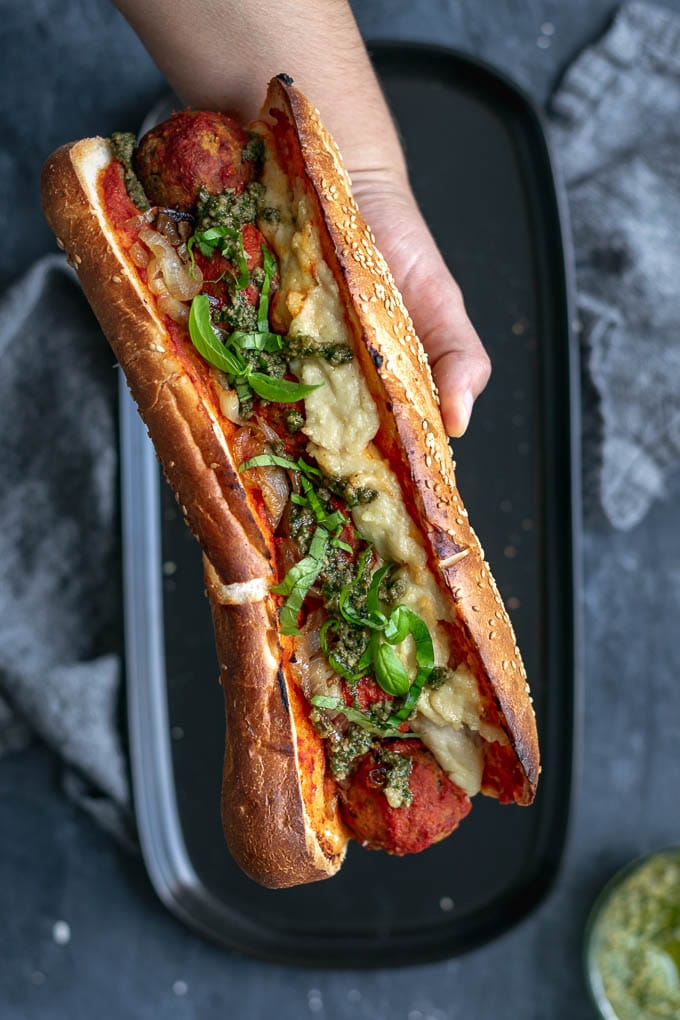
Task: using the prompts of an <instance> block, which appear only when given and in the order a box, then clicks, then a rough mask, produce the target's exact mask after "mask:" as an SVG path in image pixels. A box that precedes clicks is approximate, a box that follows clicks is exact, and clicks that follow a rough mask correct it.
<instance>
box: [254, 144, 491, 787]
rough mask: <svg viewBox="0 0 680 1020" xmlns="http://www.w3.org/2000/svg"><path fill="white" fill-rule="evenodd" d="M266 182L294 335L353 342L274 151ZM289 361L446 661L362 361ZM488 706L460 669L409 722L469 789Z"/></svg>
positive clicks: (407, 657) (438, 596) (313, 444)
mask: <svg viewBox="0 0 680 1020" xmlns="http://www.w3.org/2000/svg"><path fill="white" fill-rule="evenodd" d="M263 183H264V184H265V188H266V198H265V203H266V205H268V206H271V207H274V208H276V209H278V210H279V219H278V221H277V222H275V223H263V224H261V229H262V231H263V233H264V234H265V237H266V240H267V242H268V243H269V244H270V245H271V247H272V248H273V249H274V251H275V252H276V255H277V257H278V259H279V273H280V298H281V300H283V302H284V305H285V316H284V317H285V319H286V321H287V327H286V328H287V329H288V332H289V333H290V334H292V335H300V334H307V335H313V336H320V337H322V338H323V340H324V341H325V342H342V343H346V344H351V335H350V331H349V328H348V325H347V320H346V317H345V313H344V310H343V307H342V303H341V300H340V295H339V291H338V287H337V283H336V281H335V279H334V277H333V274H332V272H331V270H330V268H329V267H328V265H327V264H326V262H325V261H324V259H323V254H322V250H321V244H320V240H319V235H318V231H317V229H316V226H315V224H314V220H313V216H312V215H311V206H310V202H309V199H308V197H307V195H306V193H305V192H304V188H303V185H302V183H301V182H299V181H298V182H296V184H295V185H294V191H293V192H292V193H291V191H290V185H289V181H288V179H287V177H285V175H284V174H283V173H282V172H281V170H280V168H279V167H278V166H277V164H276V163H275V160H274V159H273V158H271V156H270V155H269V156H268V157H267V159H266V160H265V166H264V172H263ZM291 367H292V368H293V371H294V372H295V374H296V375H297V376H298V378H299V379H300V380H301V381H302V382H304V383H308V384H312V385H319V389H317V390H314V391H313V392H312V393H310V394H309V395H308V396H307V397H306V398H305V417H306V421H305V426H304V432H305V433H306V435H307V436H308V438H309V445H308V451H309V453H310V454H311V455H312V456H313V457H315V459H316V460H317V462H318V463H319V465H320V467H321V468H322V469H323V470H324V471H325V472H326V473H327V474H328V475H331V476H336V477H343V478H348V479H349V482H350V484H351V485H353V486H356V487H368V488H371V489H375V490H377V492H378V496H377V497H376V498H375V499H374V500H372V501H371V502H370V503H366V504H363V505H360V506H357V507H355V508H354V509H353V510H352V517H353V519H354V523H355V525H356V527H357V528H358V530H359V531H360V532H361V533H362V534H363V535H364V536H365V537H366V538H367V539H368V540H369V541H370V542H372V543H373V545H374V546H375V548H376V550H377V551H378V553H379V555H380V556H381V557H382V558H383V559H384V560H386V561H394V562H395V563H398V564H399V565H400V568H401V572H402V574H403V577H404V580H405V581H406V593H405V595H404V597H403V599H402V601H403V602H404V604H405V605H407V606H408V607H409V608H411V609H413V610H414V611H415V612H416V613H418V615H419V616H421V617H422V619H423V620H424V621H425V623H426V625H427V627H428V629H429V631H430V634H431V635H432V639H433V644H434V652H435V663H436V664H437V665H447V664H448V661H449V645H448V639H447V634H446V630H445V627H443V626H442V625H441V623H442V622H450V621H451V620H452V609H451V606H450V603H449V602H448V600H447V599H445V598H444V596H443V595H442V592H441V590H440V588H439V585H438V584H437V582H436V580H435V578H434V576H433V575H432V573H431V571H430V569H429V567H428V564H427V556H426V553H425V550H424V548H423V545H422V542H421V539H420V537H419V535H418V532H417V530H416V528H415V526H414V523H413V521H412V519H411V517H410V515H409V513H408V511H407V509H406V506H405V504H404V500H403V496H402V492H401V488H400V486H399V482H398V480H397V478H396V476H395V474H394V473H393V472H392V470H391V469H390V468H389V466H388V464H387V463H386V462H385V460H384V459H383V458H382V457H381V456H380V454H379V452H378V450H377V449H376V447H375V445H374V444H373V442H372V440H373V439H374V437H375V435H376V433H377V431H378V427H379V416H378V411H377V408H376V406H375V402H374V400H373V398H372V396H371V394H370V392H369V390H368V387H367V385H366V382H365V380H364V377H363V375H362V373H361V371H360V369H359V366H358V364H357V362H356V360H354V361H351V362H348V363H346V364H343V365H339V366H336V367H333V366H331V365H329V364H328V362H326V361H323V360H322V359H320V358H305V359H300V360H299V361H297V362H296V363H294V364H293V365H292V366H291ZM400 652H401V654H402V656H403V658H404V661H405V662H406V664H407V666H408V667H409V668H410V669H411V672H412V673H413V672H414V670H415V665H414V662H413V661H412V660H413V643H412V642H404V644H403V646H402V647H401V648H400ZM480 711H481V706H480V701H479V691H478V689H477V684H476V681H475V679H474V677H473V676H472V675H471V674H470V673H469V671H468V670H467V669H466V667H464V666H461V667H459V669H458V670H457V671H456V673H455V676H454V680H453V681H447V683H446V684H444V685H443V686H442V687H441V688H439V689H438V690H434V689H432V688H425V689H424V690H423V692H422V694H421V696H420V699H419V701H418V707H417V710H416V712H415V713H414V715H413V717H412V719H411V720H410V722H411V724H412V728H413V730H414V732H416V733H418V735H419V737H420V738H421V739H422V741H423V743H424V744H426V746H427V747H428V748H429V749H430V750H431V751H432V754H433V755H434V757H435V758H436V759H437V761H438V762H439V764H440V765H441V767H442V768H443V769H444V771H445V772H447V774H448V775H449V776H450V778H451V779H452V781H453V782H454V783H456V784H457V785H458V786H460V787H461V788H462V789H463V790H465V792H466V793H468V794H469V795H472V794H474V793H477V792H478V791H479V789H480V785H481V778H482V769H483V738H484V739H493V740H497V739H501V740H506V739H507V738H505V735H504V734H501V733H500V731H497V730H495V729H493V727H489V726H487V725H486V724H484V723H482V722H481V721H480ZM491 730H493V735H492V734H491V732H490V731H491Z"/></svg>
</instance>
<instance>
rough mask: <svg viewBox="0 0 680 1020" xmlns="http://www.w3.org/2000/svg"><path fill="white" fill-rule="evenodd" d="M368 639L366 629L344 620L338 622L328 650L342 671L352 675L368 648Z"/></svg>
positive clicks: (368, 634)
mask: <svg viewBox="0 0 680 1020" xmlns="http://www.w3.org/2000/svg"><path fill="white" fill-rule="evenodd" d="M370 637H371V635H370V632H369V630H368V628H367V627H357V626H355V625H354V624H352V623H348V622H347V621H346V620H338V621H337V623H336V627H335V629H334V631H333V634H332V641H331V642H330V643H329V649H330V652H331V654H332V656H333V658H334V659H335V660H336V661H337V662H338V663H339V664H340V665H341V666H342V668H343V669H345V670H346V671H347V672H348V673H354V672H355V671H356V668H357V664H358V662H359V660H360V659H361V656H362V655H363V654H364V652H365V651H366V649H367V648H368V642H369V640H370Z"/></svg>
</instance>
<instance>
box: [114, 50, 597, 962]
mask: <svg viewBox="0 0 680 1020" xmlns="http://www.w3.org/2000/svg"><path fill="white" fill-rule="evenodd" d="M371 50H372V54H373V58H374V60H375V63H376V66H377V69H378V72H379V74H380V77H381V79H382V82H383V84H384V87H385V89H386V92H387V95H388V97H389V100H390V103H391V104H392V107H393V109H394V112H395V115H396V118H397V120H398V123H399V126H400V129H401V132H402V135H403V139H404V144H405V146H406V151H407V155H408V160H409V165H410V168H411V173H412V180H413V185H414V188H415V191H416V193H417V195H418V197H419V199H420V201H421V204H422V207H423V210H424V213H425V215H426V217H427V219H428V221H429V223H430V224H431V226H432V229H433V231H434V233H435V235H436V237H437V240H438V242H439V244H440V246H441V248H442V250H443V252H444V255H445V257H446V259H447V261H448V263H449V265H450V266H451V268H452V270H453V272H454V274H455V275H456V277H457V278H458V280H459V282H460V284H461V285H462V288H463V291H464V293H465V295H466V299H467V304H468V308H469V310H470V313H471V316H472V318H473V321H474V322H475V323H476V325H477V327H478V329H479V331H480V333H481V335H482V337H483V338H484V341H485V343H486V345H487V347H488V349H489V352H490V354H491V357H492V359H493V363H494V374H493V379H492V382H491V384H490V385H489V388H488V390H487V392H486V394H485V395H484V396H483V398H482V399H481V400H480V401H479V404H478V406H477V408H476V410H475V414H474V417H473V423H472V426H471V428H470V430H469V434H468V435H467V436H466V437H465V439H464V440H462V441H460V442H458V443H456V457H457V460H458V463H459V480H460V486H461V489H462V492H463V496H464V499H465V501H466V503H467V506H468V508H469V511H470V516H471V519H472V521H473V523H474V526H475V528H476V529H477V531H478V533H479V534H480V536H481V538H482V541H483V544H484V546H485V549H486V552H487V555H488V557H489V559H490V561H491V563H492V565H493V568H494V572H495V575H496V577H497V580H498V583H499V586H500V588H501V591H502V593H503V595H504V597H505V599H506V601H507V604H508V607H509V609H510V612H511V615H512V618H513V622H514V624H515V627H516V629H517V632H518V638H519V643H520V646H521V648H522V650H523V653H524V657H525V660H526V665H527V670H528V673H529V677H530V679H531V683H532V690H533V695H534V701H535V706H536V712H537V716H538V724H539V732H540V737H541V743H542V752H543V768H544V771H543V777H542V781H541V786H540V790H539V794H538V797H537V800H536V803H535V805H534V806H533V807H532V808H531V809H528V810H527V809H523V808H518V807H515V806H511V807H502V808H501V807H499V805H498V804H497V803H496V802H495V801H492V800H489V799H487V798H485V797H477V798H476V799H475V803H474V809H473V811H472V814H471V815H470V817H469V818H468V819H467V820H466V821H465V822H464V824H463V825H462V826H461V829H460V831H459V832H457V833H456V834H454V836H452V837H451V838H450V839H448V840H446V841H444V843H442V844H440V845H438V846H436V847H432V848H431V849H430V850H428V851H426V852H425V854H422V855H417V856H414V857H408V858H405V859H397V858H390V857H388V856H387V855H384V854H378V853H370V852H367V851H364V850H362V849H361V848H359V847H358V846H356V845H353V846H352V847H351V848H350V852H349V855H348V859H347V862H346V864H345V866H344V867H343V869H342V871H341V873H340V874H339V875H338V876H337V877H336V878H333V879H331V880H330V881H326V882H321V883H317V884H315V885H311V886H306V887H302V888H298V889H292V890H285V891H277V892H272V891H268V890H265V889H261V888H259V887H258V886H257V885H255V884H254V883H253V882H251V881H250V880H249V879H248V878H246V877H245V876H244V875H243V874H242V873H241V872H240V871H239V869H238V868H237V867H236V865H235V864H234V863H233V861H232V860H231V858H230V856H229V853H228V851H227V849H226V846H225V844H224V841H223V837H222V830H221V825H220V816H219V803H220V779H221V768H222V753H223V738H224V722H223V715H222V694H221V690H220V688H219V687H218V685H217V682H216V677H217V663H216V660H215V653H214V650H213V641H212V631H211V624H210V618H209V612H208V606H207V603H206V601H205V599H204V597H203V582H202V577H201V564H200V555H199V550H198V548H197V546H196V544H195V542H194V541H193V539H192V538H191V537H190V536H189V534H188V533H187V531H186V529H185V527H184V524H183V522H182V519H181V515H180V514H179V512H178V510H177V507H176V505H175V502H174V499H173V497H172V494H171V493H170V492H169V490H168V488H167V486H166V485H165V483H164V482H162V481H161V479H160V477H159V471H158V467H157V463H156V460H155V457H154V454H153V451H152V448H151V445H150V444H149V442H148V439H147V437H146V433H145V430H144V428H143V426H142V425H141V423H140V422H139V421H138V419H137V417H136V413H135V410H134V408H133V407H132V405H131V402H130V400H129V398H127V395H125V397H124V399H123V400H122V406H121V428H122V484H123V516H124V545H125V597H126V606H125V609H126V641H127V682H128V702H129V724H130V746H131V753H132V767H133V781H134V794H135V806H136V813H137V821H138V825H139V833H140V838H141V842H142V849H143V853H144V858H145V861H146V865H147V868H148V871H149V874H150V876H151V880H152V882H153V884H154V886H155V888H156V890H157V892H158V895H159V896H160V897H161V899H162V900H163V901H164V902H165V903H166V904H167V906H168V907H169V908H170V909H171V910H172V911H173V912H174V913H175V914H177V915H178V916H180V917H181V918H183V919H184V920H185V921H186V922H187V923H188V924H190V925H191V926H193V927H194V928H196V929H197V930H199V931H200V932H202V933H204V934H205V935H208V936H210V937H211V938H213V939H216V940H218V941H220V942H222V943H224V944H225V945H227V946H230V947H233V948H235V949H238V950H241V951H243V952H247V953H252V954H256V955H258V956H261V957H265V958H268V959H271V960H277V961H280V962H286V963H294V964H308V965H323V966H326V967H329V966H332V967H338V966H353V967H366V966H376V967H377V966H395V965H399V966H403V965H404V964H407V963H417V962H424V961H429V960H436V959H441V958H444V957H448V956H452V955H453V954H455V953H458V952H461V951H463V950H465V949H468V948H470V947H471V946H473V945H475V944H477V943H479V942H481V941H483V940H485V939H489V938H491V937H493V936H495V935H497V934H498V933H499V932H501V931H502V930H504V929H505V928H507V927H508V926H509V925H511V924H513V923H514V922H516V921H517V920H519V919H520V918H521V917H522V916H524V915H525V914H526V913H527V912H528V911H529V910H530V909H531V908H533V907H534V906H535V905H536V904H537V902H538V901H539V900H540V898H541V897H542V896H543V895H544V893H545V892H546V890H547V889H548V887H549V886H550V884H551V882H552V880H553V878H554V877H555V874H556V871H557V869H558V865H559V861H560V857H561V854H562V851H563V846H564V841H565V834H566V829H567V821H568V816H569V810H570V798H571V779H572V768H573V760H574V754H573V749H574V718H575V709H574V706H575V689H576V688H575V681H576V676H577V672H578V669H577V665H578V644H579V642H578V628H577V626H576V623H577V618H576V614H575V591H576V590H577V585H576V576H575V570H576V565H577V563H578V555H577V552H578V512H577V507H578V505H579V500H578V493H577V490H576V484H577V479H578V469H577V458H576V442H575V436H576V433H577V427H578V413H577V402H576V392H577V381H578V375H577V371H576V363H575V358H576V355H575V350H574V345H573V343H572V342H571V338H570V328H569V323H570V318H569V295H568V291H569V288H568V284H567V279H568V274H567V272H566V270H565V265H567V264H568V259H565V237H564V231H563V223H562V219H561V215H560V203H559V201H558V190H557V187H556V184H555V178H554V173H553V169H552V166H551V160H550V155H549V152H548V147H547V144H546V140H545V136H544V133H543V129H542V126H541V121H540V117H539V115H538V113H537V111H536V110H535V108H534V107H533V106H532V104H531V103H530V102H529V101H528V100H527V99H526V97H525V96H524V95H522V94H521V93H520V92H519V91H518V90H517V89H516V88H515V86H514V85H512V84H511V83H509V82H508V81H507V80H505V79H503V78H501V77H500V76H499V75H497V74H496V73H494V72H493V71H492V70H490V69H489V68H487V67H484V66H482V65H480V64H478V63H476V62H473V61H471V60H469V59H467V58H464V57H462V56H460V55H458V54H455V53H452V52H450V51H445V50H440V49H433V48H432V47H421V46H412V45H402V44H394V45H391V44H380V45H375V46H373V47H371Z"/></svg>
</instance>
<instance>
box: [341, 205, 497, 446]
mask: <svg viewBox="0 0 680 1020" xmlns="http://www.w3.org/2000/svg"><path fill="white" fill-rule="evenodd" d="M362 190H363V189H362ZM359 204H360V207H361V209H362V212H363V213H364V215H365V216H366V219H367V220H368V222H369V223H370V224H371V227H372V229H373V232H374V234H375V236H376V240H377V242H378V247H379V248H380V249H381V251H382V252H383V254H384V256H385V258H386V259H387V262H388V263H389V266H390V269H391V270H392V274H393V276H394V278H395V281H396V284H397V286H398V287H399V290H400V291H401V293H402V295H403V298H404V302H405V304H406V307H407V308H408V310H409V312H410V314H411V318H412V319H413V325H414V326H415V330H416V333H417V334H418V336H419V337H420V339H421V340H422V343H423V346H424V348H425V351H426V353H427V355H428V358H429V360H430V366H431V368H432V375H433V377H434V381H435V384H436V386H437V389H438V390H439V399H440V404H441V411H442V418H443V420H444V427H445V429H446V432H447V434H448V435H450V436H462V435H463V433H464V432H465V430H466V428H467V426H468V423H469V420H470V415H471V412H472V408H473V405H474V402H475V400H476V399H477V397H478V396H479V394H480V393H481V392H482V390H483V389H484V387H485V386H486V384H487V382H488V381H489V376H490V375H491V362H490V360H489V356H488V354H487V353H486V351H485V350H484V347H483V345H482V342H481V340H480V339H479V336H478V335H477V331H476V330H475V328H474V326H473V325H472V323H471V322H470V319H469V317H468V314H467V312H466V310H465V303H464V301H463V296H462V294H461V291H460V287H459V286H458V284H457V283H456V282H455V280H454V279H453V277H452V276H451V274H450V272H449V270H448V268H447V266H446V263H445V262H444V259H443V258H442V256H441V253H440V251H439V249H438V248H437V245H436V244H435V241H434V238H433V237H432V235H431V233H430V231H429V229H428V227H427V224H426V223H425V221H424V220H423V218H422V215H421V213H420V210H419V209H418V207H417V205H416V203H415V200H414V199H413V197H412V196H411V195H410V194H408V195H405V194H404V193H403V192H402V193H401V194H398V195H396V196H395V195H394V194H392V195H391V196H389V195H386V194H385V193H384V192H383V193H382V194H381V193H380V190H379V189H378V188H374V187H372V186H369V187H368V188H366V189H365V190H364V191H363V194H362V195H361V198H360V201H359Z"/></svg>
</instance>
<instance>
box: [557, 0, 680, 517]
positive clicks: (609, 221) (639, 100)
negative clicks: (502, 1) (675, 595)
mask: <svg viewBox="0 0 680 1020" xmlns="http://www.w3.org/2000/svg"><path fill="white" fill-rule="evenodd" d="M553 109H554V114H555V124H554V128H555V138H556V143H557V146H556V147H557V153H558V158H559V160H560V162H561V165H562V170H563V174H564V177H565V180H566V185H567V189H568V196H569V209H570V214H571V221H572V229H573V234H574V248H575V251H576V281H577V291H578V306H579V320H580V330H581V337H582V341H583V351H584V357H585V362H586V367H587V371H588V374H589V378H590V382H591V383H592V385H593V387H594V391H595V393H596V395H597V404H598V406H597V412H598V415H597V421H598V423H599V429H600V435H599V437H598V438H599V442H598V443H597V444H595V443H593V441H592V440H593V437H592V435H590V434H589V435H587V436H586V441H587V445H586V447H585V449H586V458H585V469H586V473H585V482H586V485H585V492H586V497H587V500H588V502H589V503H590V506H591V507H592V505H593V503H594V502H599V504H600V505H601V508H602V510H603V511H604V513H605V514H606V516H607V518H608V519H609V521H610V522H611V523H612V524H613V525H614V526H615V527H618V528H631V527H633V526H634V525H635V524H638V523H639V521H641V520H642V518H643V517H644V515H645V513H646V512H647V510H648V508H649V506H650V504H651V503H652V502H653V500H654V499H655V498H656V497H658V496H662V495H663V493H664V484H665V480H666V478H667V477H668V473H669V472H670V471H672V470H674V469H675V468H677V466H678V464H679V463H680V299H679V296H678V295H679V294H680V229H679V228H678V224H680V20H679V19H678V18H677V17H676V16H675V15H673V14H671V13H670V12H669V11H667V10H664V9H661V8H658V7H653V6H647V5H645V4H640V3H634V4H630V5H629V6H626V7H624V8H623V9H622V10H621V11H620V12H619V14H618V16H617V18H616V20H615V22H614V24H613V26H612V28H611V29H610V31H609V32H608V33H607V34H606V35H605V36H604V38H603V39H602V40H601V41H600V42H598V43H597V45H595V46H593V47H592V48H590V49H588V50H586V51H585V52H584V53H583V54H582V55H581V56H580V57H579V58H578V59H577V60H576V62H575V63H574V65H573V66H572V68H571V69H570V70H569V72H568V73H567V74H566V76H565V78H564V80H563V82H562V84H561V86H560V88H559V90H558V92H557V95H556V97H555V99H554V103H553ZM588 421H589V419H588V418H586V422H588ZM596 445H597V447H599V449H596Z"/></svg>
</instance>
